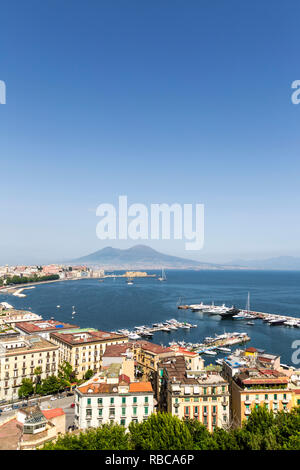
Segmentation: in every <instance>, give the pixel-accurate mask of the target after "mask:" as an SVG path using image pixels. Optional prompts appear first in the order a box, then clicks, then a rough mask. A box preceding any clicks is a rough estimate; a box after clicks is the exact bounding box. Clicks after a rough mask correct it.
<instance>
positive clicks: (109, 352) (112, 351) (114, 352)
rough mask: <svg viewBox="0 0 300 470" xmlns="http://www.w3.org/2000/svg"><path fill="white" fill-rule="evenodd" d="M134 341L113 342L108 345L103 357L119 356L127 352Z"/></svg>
mask: <svg viewBox="0 0 300 470" xmlns="http://www.w3.org/2000/svg"><path fill="white" fill-rule="evenodd" d="M131 346H132V343H123V344H111V345H109V346H106V348H105V352H104V354H103V357H119V356H122V355H124V354H125V353H126V351H127V349H131Z"/></svg>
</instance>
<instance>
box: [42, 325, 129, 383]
mask: <svg viewBox="0 0 300 470" xmlns="http://www.w3.org/2000/svg"><path fill="white" fill-rule="evenodd" d="M50 340H51V341H52V342H53V343H54V344H56V345H57V346H58V347H59V362H60V363H62V362H63V361H67V362H69V363H70V364H71V366H72V368H73V370H74V371H75V373H76V375H77V378H79V379H81V378H83V377H84V375H85V373H86V372H87V371H88V370H92V371H93V372H94V373H97V372H99V371H100V369H101V366H102V356H103V354H104V352H105V349H106V347H107V346H109V345H115V344H122V343H127V342H128V338H127V336H123V335H118V334H115V333H108V332H106V331H99V330H95V329H93V328H86V329H76V330H66V331H60V332H57V333H50Z"/></svg>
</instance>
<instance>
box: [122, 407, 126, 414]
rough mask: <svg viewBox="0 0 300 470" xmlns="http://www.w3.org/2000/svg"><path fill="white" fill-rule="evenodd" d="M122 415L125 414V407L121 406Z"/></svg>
mask: <svg viewBox="0 0 300 470" xmlns="http://www.w3.org/2000/svg"><path fill="white" fill-rule="evenodd" d="M122 415H123V416H124V415H126V408H122Z"/></svg>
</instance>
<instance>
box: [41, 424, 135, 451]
mask: <svg viewBox="0 0 300 470" xmlns="http://www.w3.org/2000/svg"><path fill="white" fill-rule="evenodd" d="M129 449H130V447H129V436H128V433H126V430H125V428H124V426H120V425H118V424H104V425H103V426H101V427H99V428H96V429H89V430H87V431H85V432H81V433H80V434H79V435H70V434H66V435H64V436H62V437H59V438H58V439H57V441H56V442H55V443H52V442H50V443H48V444H45V445H44V447H43V449H42V450H129Z"/></svg>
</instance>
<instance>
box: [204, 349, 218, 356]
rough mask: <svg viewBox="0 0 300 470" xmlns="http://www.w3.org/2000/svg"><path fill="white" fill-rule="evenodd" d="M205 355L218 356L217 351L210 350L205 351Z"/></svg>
mask: <svg viewBox="0 0 300 470" xmlns="http://www.w3.org/2000/svg"><path fill="white" fill-rule="evenodd" d="M203 354H207V355H208V356H216V355H217V353H216V351H210V350H209V349H204V351H203Z"/></svg>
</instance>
